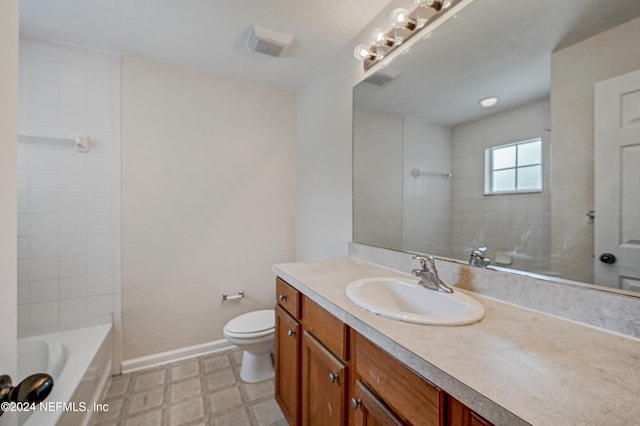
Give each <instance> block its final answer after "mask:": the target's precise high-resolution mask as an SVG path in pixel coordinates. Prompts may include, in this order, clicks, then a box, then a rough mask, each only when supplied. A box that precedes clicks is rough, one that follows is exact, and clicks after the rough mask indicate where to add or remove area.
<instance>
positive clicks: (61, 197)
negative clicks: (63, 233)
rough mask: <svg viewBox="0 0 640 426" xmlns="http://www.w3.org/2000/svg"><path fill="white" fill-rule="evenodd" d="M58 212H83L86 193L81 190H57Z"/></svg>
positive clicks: (85, 206)
mask: <svg viewBox="0 0 640 426" xmlns="http://www.w3.org/2000/svg"><path fill="white" fill-rule="evenodd" d="M56 198H57V212H58V213H72V214H78V213H84V212H85V211H86V210H87V195H86V194H85V193H83V192H64V191H61V192H57V193H56Z"/></svg>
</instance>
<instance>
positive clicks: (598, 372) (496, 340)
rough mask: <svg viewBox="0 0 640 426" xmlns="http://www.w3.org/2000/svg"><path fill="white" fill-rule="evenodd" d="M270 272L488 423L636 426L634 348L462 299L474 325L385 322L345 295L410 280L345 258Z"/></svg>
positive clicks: (618, 339)
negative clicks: (365, 284)
mask: <svg viewBox="0 0 640 426" xmlns="http://www.w3.org/2000/svg"><path fill="white" fill-rule="evenodd" d="M273 271H274V273H276V274H277V275H278V276H280V277H281V278H283V279H284V280H285V281H287V282H288V283H289V284H291V285H292V286H293V287H295V288H297V289H298V290H300V291H301V292H302V293H304V294H305V295H306V296H307V297H309V298H311V299H312V300H314V301H315V302H316V303H318V304H320V305H321V306H323V307H324V308H325V309H327V310H328V311H330V312H331V313H333V314H334V315H335V316H336V317H338V318H339V319H341V320H342V321H344V322H345V323H347V324H348V325H349V326H351V327H352V328H353V329H355V330H356V331H358V332H359V333H361V334H363V335H364V336H366V337H367V338H369V339H370V340H372V341H373V342H374V343H376V344H378V345H379V346H380V347H382V348H383V349H385V350H386V351H387V352H389V353H391V354H393V355H394V356H396V357H397V358H398V359H399V360H400V361H402V362H403V363H405V364H406V365H407V366H409V367H410V368H412V369H413V370H415V371H417V372H418V373H420V374H421V375H423V376H424V377H425V378H427V379H428V380H430V381H432V382H433V383H435V384H436V385H437V386H439V387H440V388H442V389H443V390H444V391H446V392H448V393H449V394H451V395H453V396H454V397H456V398H457V399H459V400H460V401H462V402H463V403H465V404H466V405H468V406H469V407H471V408H472V409H473V410H475V411H476V412H478V413H479V414H480V415H482V416H484V417H486V418H487V419H488V420H490V421H492V422H493V423H495V424H527V423H529V424H533V425H625V426H626V425H640V341H639V340H636V339H632V338H628V337H623V336H619V335H616V334H613V333H609V332H605V331H601V330H599V329H596V328H593V327H589V326H585V325H582V324H579V323H575V322H571V321H567V320H564V319H559V318H556V317H553V316H550V315H546V314H542V313H539V312H536V311H532V310H528V309H524V308H520V307H517V306H514V305H510V304H507V303H503V302H500V301H496V300H494V299H490V298H487V297H483V296H479V295H476V294H474V293H468V292H467V294H468V295H470V296H471V297H474V298H476V299H477V300H479V301H480V302H481V303H482V305H483V306H484V307H485V317H484V319H483V320H482V321H480V322H477V323H475V324H471V325H467V326H459V327H447V326H428V325H419V324H411V323H405V322H400V321H395V320H391V319H387V318H384V317H381V316H379V315H375V314H373V313H370V312H367V311H365V310H363V309H361V308H359V307H357V306H356V305H354V304H353V303H352V302H351V301H350V300H349V299H347V297H346V296H345V293H344V289H345V287H346V286H347V284H349V283H350V282H351V281H354V280H357V279H361V278H368V277H396V276H397V277H407V276H408V275H407V274H403V273H401V272H398V271H394V270H391V269H388V268H384V267H381V266H377V265H374V264H371V263H367V262H363V261H360V260H356V259H352V258H339V259H331V260H321V261H306V262H295V263H285V264H278V265H274V267H273ZM457 291H461V290H457Z"/></svg>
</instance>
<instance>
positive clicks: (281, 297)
mask: <svg viewBox="0 0 640 426" xmlns="http://www.w3.org/2000/svg"><path fill="white" fill-rule="evenodd" d="M278 299H280V300H282V301H284V300H287V295H286V294H281V295H280V296H278Z"/></svg>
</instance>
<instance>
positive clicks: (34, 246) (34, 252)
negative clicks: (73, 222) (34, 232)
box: [29, 235, 60, 259]
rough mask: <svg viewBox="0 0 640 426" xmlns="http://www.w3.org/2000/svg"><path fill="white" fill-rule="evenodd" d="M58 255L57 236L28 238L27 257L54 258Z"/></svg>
mask: <svg viewBox="0 0 640 426" xmlns="http://www.w3.org/2000/svg"><path fill="white" fill-rule="evenodd" d="M59 255H60V247H59V237H58V236H57V235H45V236H41V237H30V238H29V257H30V258H31V259H34V258H40V257H56V256H59Z"/></svg>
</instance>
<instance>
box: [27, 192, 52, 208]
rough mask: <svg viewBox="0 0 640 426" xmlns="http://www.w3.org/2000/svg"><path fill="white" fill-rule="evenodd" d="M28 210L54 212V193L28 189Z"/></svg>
mask: <svg viewBox="0 0 640 426" xmlns="http://www.w3.org/2000/svg"><path fill="white" fill-rule="evenodd" d="M27 195H28V199H29V211H30V212H31V213H49V214H54V213H56V211H57V204H56V199H57V196H56V193H55V192H45V191H29V192H28V193H27Z"/></svg>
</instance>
